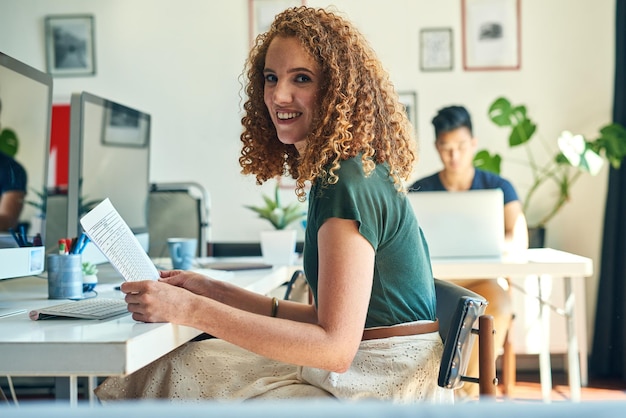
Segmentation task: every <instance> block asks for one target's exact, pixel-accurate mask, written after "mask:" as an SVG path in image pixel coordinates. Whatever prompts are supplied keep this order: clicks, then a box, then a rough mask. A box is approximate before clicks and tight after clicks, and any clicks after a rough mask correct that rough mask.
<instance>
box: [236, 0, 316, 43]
mask: <svg viewBox="0 0 626 418" xmlns="http://www.w3.org/2000/svg"><path fill="white" fill-rule="evenodd" d="M294 6H306V0H248V24H249V26H250V46H252V45H253V44H254V40H255V38H256V37H257V35H258V34H259V33H263V32H267V30H268V29H269V28H270V25H271V24H272V21H273V20H274V17H275V16H276V15H277V14H278V13H280V12H282V11H283V10H285V9H288V8H289V7H294Z"/></svg>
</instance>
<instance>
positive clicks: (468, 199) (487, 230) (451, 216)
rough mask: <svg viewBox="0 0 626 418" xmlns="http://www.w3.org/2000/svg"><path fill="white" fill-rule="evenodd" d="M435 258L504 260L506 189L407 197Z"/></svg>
mask: <svg viewBox="0 0 626 418" xmlns="http://www.w3.org/2000/svg"><path fill="white" fill-rule="evenodd" d="M407 198H408V199H409V202H410V203H411V205H412V206H413V211H414V212H415V216H416V217H417V222H418V224H419V225H420V226H421V228H422V230H423V231H424V235H425V236H426V241H427V242H428V248H429V250H430V257H431V258H435V259H437V258H489V259H500V258H501V257H502V252H503V250H504V206H503V205H504V198H503V194H502V190H500V189H491V190H468V191H464V192H445V191H444V192H411V193H408V194H407Z"/></svg>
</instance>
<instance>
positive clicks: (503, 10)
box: [461, 0, 521, 71]
mask: <svg viewBox="0 0 626 418" xmlns="http://www.w3.org/2000/svg"><path fill="white" fill-rule="evenodd" d="M520 1H521V0H461V12H462V16H463V17H462V28H463V68H464V69H465V70H467V71H472V70H518V69H519V68H520V66H521V62H520V61H521V47H520Z"/></svg>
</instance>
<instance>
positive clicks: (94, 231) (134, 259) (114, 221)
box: [80, 198, 159, 281]
mask: <svg viewBox="0 0 626 418" xmlns="http://www.w3.org/2000/svg"><path fill="white" fill-rule="evenodd" d="M80 224H81V225H82V226H83V229H84V230H85V234H87V236H88V237H89V239H90V240H91V241H93V243H94V244H96V246H97V247H98V248H99V249H100V251H102V253H103V254H104V255H105V256H106V258H107V259H108V260H109V262H110V263H111V265H112V266H113V267H114V268H115V269H116V270H117V271H118V272H119V273H120V274H121V275H122V277H123V278H124V280H126V281H136V280H157V279H158V278H159V272H158V270H157V268H156V267H155V266H154V263H153V262H152V260H150V257H149V256H148V254H147V253H146V252H145V251H144V249H143V248H142V247H141V244H140V243H139V241H138V240H137V237H135V235H134V234H133V232H132V231H131V229H130V227H129V226H128V224H127V223H126V222H125V221H124V219H122V217H121V216H120V214H119V213H118V212H117V210H116V209H115V208H114V207H113V204H112V203H111V201H110V200H109V199H108V198H107V199H105V200H103V201H102V202H101V203H100V204H98V206H96V207H95V208H93V209H92V210H91V211H89V213H87V214H86V215H85V216H83V217H82V218H81V220H80Z"/></svg>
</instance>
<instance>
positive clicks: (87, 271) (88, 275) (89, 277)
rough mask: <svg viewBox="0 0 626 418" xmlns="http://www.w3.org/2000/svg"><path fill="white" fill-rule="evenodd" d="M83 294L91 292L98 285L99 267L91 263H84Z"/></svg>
mask: <svg viewBox="0 0 626 418" xmlns="http://www.w3.org/2000/svg"><path fill="white" fill-rule="evenodd" d="M82 270H83V292H91V291H92V290H94V289H95V288H96V284H98V276H97V274H98V267H96V265H95V264H93V263H91V262H89V261H83V263H82Z"/></svg>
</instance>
